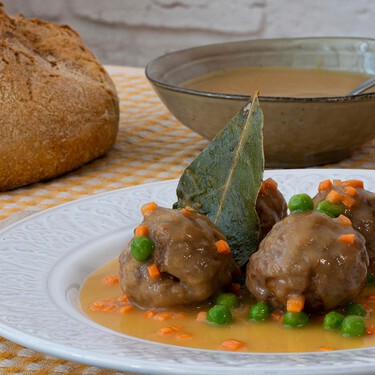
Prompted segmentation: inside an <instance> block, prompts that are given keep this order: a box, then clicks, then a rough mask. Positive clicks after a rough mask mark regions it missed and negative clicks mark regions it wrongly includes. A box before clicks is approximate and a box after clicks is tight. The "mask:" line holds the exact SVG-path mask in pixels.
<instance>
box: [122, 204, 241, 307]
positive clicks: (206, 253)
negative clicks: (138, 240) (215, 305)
mask: <svg viewBox="0 0 375 375" xmlns="http://www.w3.org/2000/svg"><path fill="white" fill-rule="evenodd" d="M142 226H144V227H146V228H147V231H148V234H147V237H148V238H149V239H150V240H151V241H152V242H153V244H154V250H153V253H152V255H151V256H150V258H149V259H147V260H146V261H143V262H142V261H138V260H136V259H135V258H134V257H133V255H132V253H131V243H130V244H129V245H128V247H127V248H126V249H125V250H124V251H123V252H122V254H121V255H120V279H121V288H122V290H123V292H124V293H125V294H126V296H127V297H128V298H129V301H130V302H132V303H134V304H136V305H138V306H139V307H145V308H163V307H164V308H170V307H176V306H182V305H194V304H199V303H201V302H203V301H205V300H206V299H207V298H209V297H210V296H212V295H213V294H214V293H217V292H219V291H220V290H221V288H223V287H225V286H227V285H228V284H230V283H231V281H232V278H233V276H234V274H235V272H237V271H238V269H237V266H236V264H235V262H234V260H233V257H232V254H231V252H230V249H229V247H227V248H225V246H226V245H227V243H226V241H225V237H224V235H222V234H221V233H220V231H219V230H218V229H217V227H216V226H215V225H214V224H213V223H211V222H210V220H209V219H208V218H207V217H205V216H203V215H200V214H198V213H196V212H195V211H192V210H188V209H182V210H172V209H168V208H163V207H159V206H156V205H155V207H154V209H153V210H152V211H151V212H148V213H145V214H144V220H143V222H142ZM218 241H220V244H221V245H222V244H224V245H225V246H224V250H225V251H220V249H218V245H217V243H218ZM151 264H155V265H156V267H157V269H158V270H159V272H160V275H159V276H158V277H152V276H150V273H149V268H148V266H150V265H151Z"/></svg>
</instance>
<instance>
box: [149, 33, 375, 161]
mask: <svg viewBox="0 0 375 375" xmlns="http://www.w3.org/2000/svg"><path fill="white" fill-rule="evenodd" d="M373 75H375V40H373V39H364V38H297V39H290V38H288V39H264V40H246V41H239V42H228V43H218V44H211V45H205V46H199V47H194V48H190V49H185V50H181V51H175V52H172V53H169V54H166V55H164V56H161V57H158V58H156V59H155V60H153V61H151V62H150V63H149V64H148V65H147V67H146V76H147V78H148V79H149V81H150V83H151V85H152V87H153V89H154V90H155V92H156V93H157V94H158V96H159V97H160V98H161V100H162V101H163V103H164V104H165V105H166V107H167V108H168V109H169V111H170V112H171V113H172V114H173V115H174V116H175V117H176V118H177V119H178V120H179V121H181V122H182V123H183V124H184V125H186V126H188V127H189V128H191V129H192V130H194V131H195V132H197V133H199V134H200V135H202V136H203V137H205V138H207V139H212V138H213V137H214V136H215V135H216V134H217V133H218V132H219V131H220V130H221V129H222V128H223V127H224V126H225V124H226V123H227V122H228V121H229V120H230V119H231V118H232V117H233V116H234V115H235V114H236V113H237V112H238V111H239V109H240V108H241V107H242V106H243V105H244V104H245V103H246V102H247V101H248V100H249V98H250V97H251V95H252V94H253V93H254V92H256V91H258V92H259V95H260V104H261V106H262V109H263V112H264V150H265V159H266V167H268V168H298V167H308V166H316V165H322V164H327V163H334V162H337V161H339V160H341V159H344V158H346V157H349V156H350V155H351V154H352V153H353V152H354V150H355V149H356V148H357V147H359V146H360V145H362V144H363V143H365V142H366V141H368V140H371V139H372V138H373V137H374V136H375V89H374V88H372V89H371V88H370V89H369V90H368V91H366V92H365V93H362V94H359V95H347V94H348V93H349V92H350V91H351V90H352V89H353V88H354V87H356V86H358V85H359V84H361V83H362V82H364V81H366V80H367V79H368V78H369V77H371V76H373Z"/></svg>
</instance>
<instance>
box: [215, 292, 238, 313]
mask: <svg viewBox="0 0 375 375" xmlns="http://www.w3.org/2000/svg"><path fill="white" fill-rule="evenodd" d="M215 303H216V305H222V306H227V307H228V308H230V309H233V308H234V307H238V306H239V305H240V301H239V299H238V298H237V296H236V295H235V294H233V293H223V294H220V295H218V297H217V298H216V301H215Z"/></svg>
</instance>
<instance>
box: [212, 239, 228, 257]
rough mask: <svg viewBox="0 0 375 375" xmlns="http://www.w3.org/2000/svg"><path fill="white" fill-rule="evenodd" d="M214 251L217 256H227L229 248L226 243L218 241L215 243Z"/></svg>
mask: <svg viewBox="0 0 375 375" xmlns="http://www.w3.org/2000/svg"><path fill="white" fill-rule="evenodd" d="M215 245H216V250H217V252H218V253H219V254H229V253H230V247H229V244H228V242H227V241H224V240H219V241H216V242H215Z"/></svg>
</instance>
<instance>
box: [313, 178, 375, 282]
mask: <svg viewBox="0 0 375 375" xmlns="http://www.w3.org/2000/svg"><path fill="white" fill-rule="evenodd" d="M352 182H353V181H350V180H349V181H335V185H337V186H331V187H330V188H329V189H326V190H322V191H320V192H319V193H318V194H317V195H316V196H315V197H314V199H313V200H314V204H315V206H317V205H318V203H319V202H321V201H323V200H325V199H326V198H327V195H328V194H329V193H330V192H331V191H332V190H334V191H336V192H338V193H339V194H341V195H342V197H344V199H343V201H342V202H337V204H339V205H341V206H343V208H344V213H343V214H344V215H345V216H347V217H348V218H349V219H350V220H351V222H352V225H353V228H354V229H356V230H357V231H358V232H359V233H361V234H362V235H363V236H364V237H365V240H366V250H367V253H368V256H369V259H370V266H369V271H370V272H371V273H372V274H373V275H374V276H375V194H374V193H372V192H370V191H367V190H365V189H364V188H363V187H362V186H363V185H362V184H361V182H360V181H355V182H356V185H358V186H357V187H355V188H353V186H350V185H352V184H353V183H352Z"/></svg>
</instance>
